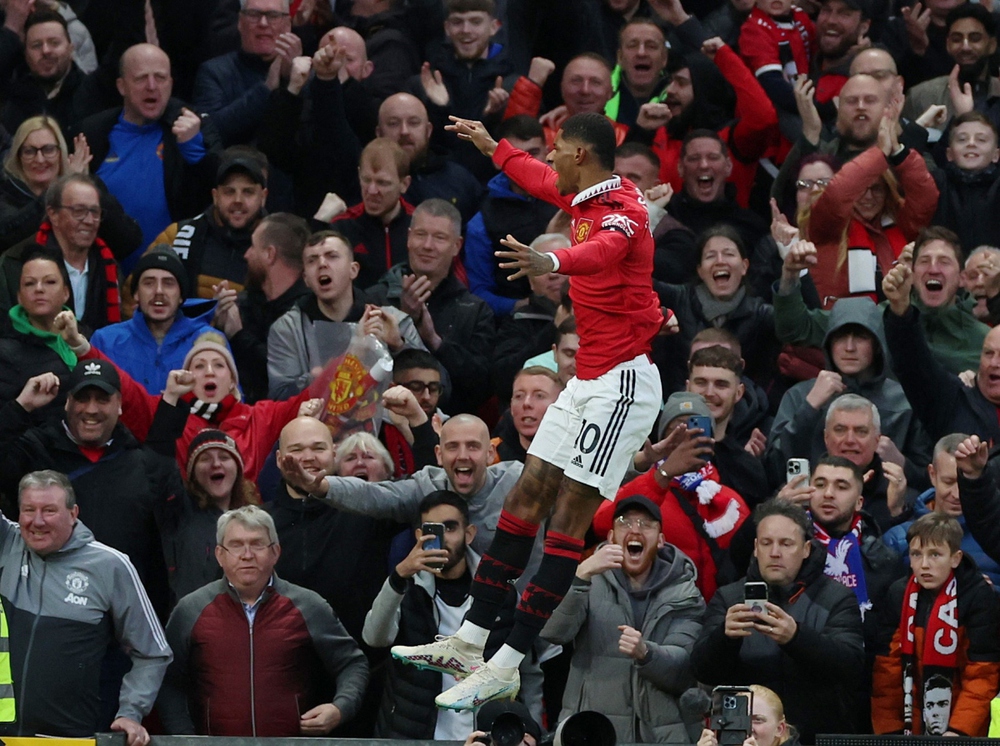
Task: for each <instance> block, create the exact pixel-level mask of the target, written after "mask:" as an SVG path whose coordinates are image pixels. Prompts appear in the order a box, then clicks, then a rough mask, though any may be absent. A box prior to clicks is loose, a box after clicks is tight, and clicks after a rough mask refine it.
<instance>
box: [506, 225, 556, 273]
mask: <svg viewBox="0 0 1000 746" xmlns="http://www.w3.org/2000/svg"><path fill="white" fill-rule="evenodd" d="M500 243H502V244H503V245H504V246H506V247H507V248H508V249H510V251H495V252H493V253H494V255H495V256H496V257H497V258H499V259H506V260H507V261H506V262H500V268H501V269H515V270H517V271H516V272H515V273H514V274H512V275H511V276H510V277H508V278H507V279H508V280H509V281H511V282H513V281H514V280H516V279H518V278H519V277H538V276H539V275H547V274H548V273H549V272H555V270H556V265H555V262H553V261H552V257H551V256H549V255H548V254H542V253H541V252H538V251H535V250H534V249H533V248H531V247H530V246H528V245H527V244H523V243H521V242H520V241H518V240H517V239H516V238H514V237H513V236H512V235H510V234H509V233H508V234H507V238H501V239H500Z"/></svg>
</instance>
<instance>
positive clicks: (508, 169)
mask: <svg viewBox="0 0 1000 746" xmlns="http://www.w3.org/2000/svg"><path fill="white" fill-rule="evenodd" d="M493 162H494V163H495V164H496V165H497V166H498V167H499V168H502V169H503V171H504V173H506V174H507V175H508V176H509V177H510V178H511V179H513V180H514V181H515V182H517V183H518V184H519V185H520V186H521V187H522V188H523V189H525V190H526V191H528V192H529V193H530V194H531V195H532V196H533V197H537V198H539V199H543V200H545V201H546V202H550V203H552V204H553V205H555V206H556V207H559V208H560V209H562V210H565V211H566V212H568V213H569V214H570V215H571V216H572V218H573V222H572V233H573V237H572V240H573V246H572V247H570V248H568V249H559V250H557V251H555V252H553V253H554V254H555V256H556V258H558V260H559V274H562V275H569V278H570V279H569V296H570V298H572V300H573V312H574V314H575V315H576V327H577V331H578V334H579V336H580V350H579V352H577V355H576V375H577V378H579V379H581V380H589V379H593V378H597V377H599V376H601V375H603V374H604V373H607V372H608V371H609V370H611V369H612V368H613V367H615V366H616V365H618V364H619V363H623V362H626V361H628V360H632V359H633V358H635V357H637V356H639V355H642V354H644V353H649V350H650V343H651V341H652V339H653V337H654V336H656V334H657V332H659V331H660V327H661V326H662V324H663V314H662V313H661V312H660V300H659V297H658V296H657V295H656V293H654V292H653V282H652V279H651V278H652V276H653V237H652V235H650V232H649V213H648V212H647V211H646V207H645V203H644V202H643V200H642V195H640V194H639V190H638V189H637V188H636V186H635V185H634V184H633V183H632V182H630V181H627V180H625V179H620V178H618V177H617V176H616V177H613V178H611V179H608V180H607V181H603V182H601V183H600V184H595V185H594V186H592V187H590V188H589V189H587V190H585V191H583V192H580V193H579V194H576V195H562V194H560V193H559V190H558V189H557V188H556V172H555V171H554V170H552V169H551V168H550V167H549V166H547V165H545V164H544V163H540V162H539V161H537V160H535V159H534V158H532V157H531V156H530V155H528V154H527V153H525V152H524V151H522V150H518V149H516V148H515V147H514V146H512V145H511V144H510V143H509V142H507V141H506V140H502V141H501V142H500V145H499V146H498V147H497V149H496V152H495V153H494V154H493Z"/></svg>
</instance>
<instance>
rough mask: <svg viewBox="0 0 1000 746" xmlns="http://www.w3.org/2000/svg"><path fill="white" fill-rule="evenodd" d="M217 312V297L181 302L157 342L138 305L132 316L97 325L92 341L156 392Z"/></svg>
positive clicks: (163, 387)
mask: <svg viewBox="0 0 1000 746" xmlns="http://www.w3.org/2000/svg"><path fill="white" fill-rule="evenodd" d="M214 313H215V301H203V302H200V303H199V302H195V303H184V304H182V305H181V307H180V308H178V309H177V315H176V316H175V317H174V322H173V324H171V325H170V329H169V330H167V334H166V336H165V337H164V338H163V340H162V341H161V342H157V341H156V339H155V338H154V337H153V334H152V332H150V331H149V325H148V324H147V323H146V318H145V316H143V314H142V311H140V310H139V309H138V308H137V309H136V311H135V313H134V314H133V315H132V318H131V319H129V320H128V321H122V322H119V323H117V324H111V325H109V326H105V327H103V328H101V329H98V330H97V331H96V332H94V335H93V336H92V337H91V338H90V341H91V344H93V345H95V346H96V347H98V348H99V349H101V350H107V351H108V353H109V355H111V356H112V357H113V359H114V362H115V365H117V366H118V367H119V368H121V369H122V370H124V371H125V372H126V373H128V374H129V375H130V376H132V378H133V379H134V380H135V381H136V383H139V384H141V385H142V386H143V387H144V388H145V389H146V391H147V392H149V393H150V394H152V395H153V396H156V395H158V394H159V393H160V392H162V391H163V389H165V388H166V386H167V375H168V374H169V373H170V371H172V370H180V369H181V368H183V367H184V357H185V356H186V355H187V353H188V350H190V349H191V347H192V346H193V345H194V341H195V340H196V339H197V338H198V337H199V335H201V334H203V333H204V332H207V331H211V330H212V329H213V327H212V316H213V314H214ZM228 345H229V343H228V341H227V342H226V346H228Z"/></svg>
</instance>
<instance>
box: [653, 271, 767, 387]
mask: <svg viewBox="0 0 1000 746" xmlns="http://www.w3.org/2000/svg"><path fill="white" fill-rule="evenodd" d="M694 288H695V286H694V285H668V284H666V283H663V282H655V281H654V282H653V289H654V290H655V291H656V293H657V295H659V296H660V304H661V305H663V306H666V307H667V308H669V309H670V310H672V311H673V312H674V313H675V314H677V323H678V324H680V328H681V330H680V333H678V334H673V335H671V336H669V337H657V338H655V339H654V340H653V353H652V357H653V362H654V363H656V365H657V367H658V368H659V369H660V378H661V380H662V382H663V393H664V396H667V392H674V391H683V390H684V382H685V381H686V380H687V361H688V357H690V354H691V340H692V339H694V336H695V335H696V334H697V333H698V332H700V331H701V330H702V329H706V328H708V327H709V326H710V324H709V322H708V320H707V319H706V318H705V312H704V311H703V310H702V307H701V301H699V300H698V296H697V295H696V294H695V290H694ZM723 327H724V328H725V329H727V330H729V331H731V332H732V333H733V334H735V335H736V336H737V338H739V340H740V345H741V346H742V348H743V358H744V359H745V360H746V375H747V376H748V377H749V378H752V379H753V380H754V381H756V382H757V383H759V384H761V385H762V386H766V385H767V382H768V381H770V379H771V378H772V377H773V376H774V374H775V372H776V370H777V360H778V351H779V350H780V346H779V345H778V340H777V337H775V335H774V308H773V307H772V306H771V304H769V303H765V302H764V301H762V300H761V299H760V298H754V297H752V296H750V295H747V296H745V297H744V299H743V301H742V302H741V303H740V304H739V306H737V307H736V309H735V310H734V311H733V312H732V313H730V314H729V315H728V316H727V317H726V323H725V324H723Z"/></svg>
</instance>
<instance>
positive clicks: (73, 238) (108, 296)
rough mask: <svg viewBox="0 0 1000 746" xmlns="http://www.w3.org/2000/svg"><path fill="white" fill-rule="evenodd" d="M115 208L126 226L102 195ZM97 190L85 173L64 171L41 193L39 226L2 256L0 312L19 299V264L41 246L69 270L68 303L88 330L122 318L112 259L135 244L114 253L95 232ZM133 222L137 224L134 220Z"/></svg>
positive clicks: (117, 277) (99, 217)
mask: <svg viewBox="0 0 1000 746" xmlns="http://www.w3.org/2000/svg"><path fill="white" fill-rule="evenodd" d="M105 203H106V204H108V206H109V207H110V208H111V209H112V210H114V211H115V213H116V217H115V218H114V220H115V221H116V222H117V224H118V225H119V226H121V227H124V228H129V227H130V226H129V225H128V223H131V221H130V220H129V219H128V218H127V217H124V220H123V216H122V215H121V207H120V205H118V203H117V201H115V202H114V203H112V202H109V201H108V200H105ZM103 217H105V215H104V211H103V209H102V201H101V190H100V189H99V188H98V185H97V182H96V181H95V180H94V179H93V177H91V176H90V175H89V174H77V173H72V174H67V175H64V176H62V177H61V178H59V179H58V180H56V181H55V182H54V183H53V184H52V185H50V186H49V188H48V190H47V191H46V193H45V219H44V220H43V221H42V224H41V226H40V227H38V230H37V231H36V232H34V233H32V234H31V235H30V236H29V237H28V238H26V239H24V240H23V241H20V242H19V243H16V244H14V245H13V246H12V247H10V249H8V250H7V251H6V252H4V254H3V258H2V259H0V311H2V312H4V313H6V312H7V311H8V310H9V309H10V308H11V307H13V306H14V305H16V304H17V303H18V302H19V299H18V292H19V290H20V284H21V269H22V268H23V267H24V262H25V259H27V258H28V257H29V256H30V255H31V254H32V253H34V252H37V250H38V247H39V246H44V247H45V248H46V249H47V250H51V252H52V256H53V258H55V259H56V260H57V261H61V262H62V264H63V266H65V268H66V272H67V273H68V274H69V284H70V296H69V301H68V302H67V305H68V306H69V307H70V308H72V309H73V311H74V312H75V313H76V316H77V318H78V319H80V321H81V322H82V323H83V324H85V325H86V326H87V327H89V328H90V329H99V328H101V327H103V326H106V325H107V324H112V323H115V322H118V321H121V305H120V303H119V296H118V285H119V283H120V282H121V274H120V273H121V270H120V269H119V267H118V264H117V262H116V260H117V259H123V258H125V256H127V254H128V251H130V250H132V249H134V248H135V247H136V246H138V243H137V241H138V239H139V236H138V231H134V234H133V236H132V238H133V239H134V240H135V241H136V243H129V244H128V246H121V245H119V246H118V248H119V252H118V254H115V253H113V252H112V250H111V248H110V247H109V246H108V244H107V243H105V242H104V240H103V239H101V238H100V237H99V236H98V233H99V231H100V228H101V222H102V218H103ZM131 227H133V228H134V227H135V225H134V223H132V226H131Z"/></svg>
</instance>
